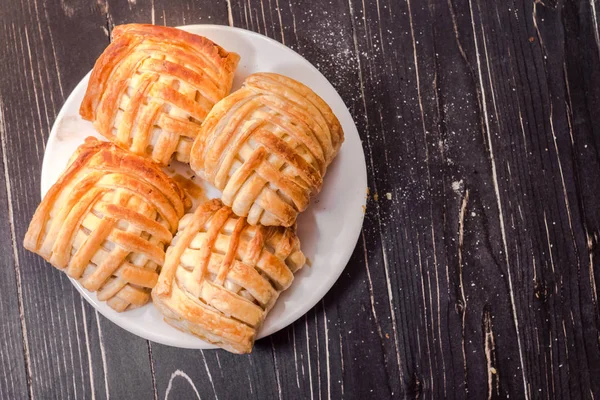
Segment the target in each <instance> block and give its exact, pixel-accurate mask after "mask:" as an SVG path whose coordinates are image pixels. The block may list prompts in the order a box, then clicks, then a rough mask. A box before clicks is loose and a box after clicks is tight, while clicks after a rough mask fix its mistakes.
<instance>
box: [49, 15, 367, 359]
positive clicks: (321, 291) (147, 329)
mask: <svg viewBox="0 0 600 400" xmlns="http://www.w3.org/2000/svg"><path fill="white" fill-rule="evenodd" d="M181 29H185V30H186V31H189V32H192V33H196V34H198V35H202V36H206V37H208V38H209V39H211V40H213V41H215V42H216V43H219V44H220V45H221V46H223V47H224V48H225V49H227V50H229V51H235V52H236V53H238V54H239V55H240V56H241V60H240V63H239V66H238V69H237V72H236V75H235V80H234V84H233V90H235V89H237V88H239V87H240V86H241V83H242V81H243V80H244V79H245V78H246V77H247V76H248V75H250V74H252V73H254V72H259V71H263V72H277V73H280V74H284V75H287V76H290V77H292V78H294V79H296V80H298V81H300V82H302V83H304V84H306V85H308V86H309V87H311V88H312V89H313V90H314V91H315V92H317V93H318V94H319V95H320V96H321V97H322V98H323V99H324V100H325V101H326V102H327V103H328V104H329V105H330V106H331V108H332V109H333V111H334V112H335V115H336V116H337V117H338V118H339V120H340V122H341V124H342V127H343V129H344V133H345V136H346V141H345V142H344V144H343V145H342V148H341V150H340V152H339V155H338V156H337V158H336V159H335V161H334V162H333V164H332V165H331V166H330V167H329V169H328V171H327V176H326V178H325V183H324V186H323V191H322V192H321V193H320V194H319V196H317V197H316V198H315V199H313V201H312V204H311V206H310V207H309V208H308V210H306V211H305V212H304V213H303V214H302V215H300V217H299V219H298V233H299V236H300V239H301V241H302V249H303V251H304V253H305V254H306V255H307V257H308V258H309V259H310V260H311V261H312V267H308V266H307V267H305V268H303V269H302V270H301V271H300V272H299V273H298V274H297V275H296V279H295V280H294V283H293V284H292V286H291V287H290V289H288V290H287V291H286V292H284V293H283V294H282V295H281V297H280V298H279V300H278V302H277V304H276V305H275V307H274V308H273V310H272V311H271V312H270V314H269V315H268V317H267V319H266V321H265V323H264V325H263V327H262V329H261V331H260V332H259V335H258V337H259V338H261V337H264V336H267V335H270V334H272V333H274V332H277V331H278V330H280V329H282V328H284V327H286V326H287V325H289V324H291V323H292V322H294V321H295V320H296V319H298V318H300V317H301V316H302V315H304V314H305V313H306V312H307V311H308V310H310V309H311V308H312V307H313V306H314V305H315V304H317V302H319V300H320V299H321V298H322V297H323V296H324V295H325V294H326V293H327V291H328V290H329V289H330V288H331V287H332V286H333V284H334V283H335V281H336V280H337V279H338V277H339V276H340V274H341V273H342V271H343V270H344V267H345V266H346V264H347V263H348V260H349V259H350V256H351V255H352V251H353V250H354V246H355V245H356V242H357V240H358V237H359V234H360V230H361V227H362V222H363V216H364V206H365V192H366V188H367V173H366V167H365V158H364V153H363V149H362V145H361V142H360V138H359V136H358V132H357V130H356V126H355V125H354V122H353V121H352V117H351V116H350V113H349V112H348V109H347V108H346V106H345V105H344V102H343V100H342V99H341V98H340V96H339V95H338V94H337V92H336V91H335V89H334V88H333V86H331V84H330V83H329V82H328V81H327V79H325V77H324V76H323V75H321V73H320V72H319V71H318V70H317V69H316V68H315V67H313V66H312V65H311V64H310V63H309V62H308V61H306V60H305V59H304V58H302V56H300V55H299V54H297V53H295V52H294V51H293V50H290V49H289V48H287V47H285V46H283V45H282V44H280V43H279V42H276V41H274V40H272V39H269V38H267V37H265V36H262V35H259V34H257V33H254V32H250V31H246V30H243V29H239V28H231V27H227V26H217V25H188V26H184V27H181ZM88 79H89V74H88V75H86V76H85V78H83V79H82V81H81V82H79V84H78V85H77V87H76V88H75V90H73V92H72V93H71V95H70V96H69V98H68V99H67V101H66V102H65V105H64V106H63V108H62V109H61V110H60V113H59V114H58V117H57V118H56V122H55V123H54V126H53V127H52V131H51V132H50V137H49V138H48V143H47V146H46V153H45V155H44V163H43V166H42V196H43V195H44V194H45V193H46V192H47V191H48V189H49V188H50V186H52V184H53V183H54V182H56V180H57V179H58V177H59V175H60V174H61V172H62V171H63V169H64V168H65V166H66V164H67V160H68V158H69V157H70V156H71V154H72V153H73V152H74V151H75V149H76V148H77V147H78V146H79V145H80V144H81V143H82V142H83V140H84V139H85V138H86V137H87V136H91V135H92V136H96V137H99V138H101V137H100V136H99V135H98V134H96V132H95V131H94V128H93V127H92V124H91V123H89V122H87V121H84V120H83V119H82V118H81V117H80V116H79V104H80V103H81V100H82V99H83V95H84V93H85V89H86V87H87V83H88ZM207 194H208V195H209V197H211V195H212V197H215V196H216V195H218V192H215V191H214V189H213V190H208V191H207ZM72 282H73V284H74V285H75V287H76V288H77V290H79V292H80V293H81V294H82V295H83V296H84V297H85V298H86V300H87V301H89V302H90V303H91V304H92V306H94V308H96V309H97V310H98V311H99V312H100V313H101V314H102V315H104V316H105V317H106V318H108V319H109V320H111V321H112V322H114V323H115V324H117V325H119V326H120V327H122V328H123V329H126V330H128V331H129V332H132V333H134V334H136V335H138V336H141V337H143V338H145V339H149V340H152V341H154V342H158V343H162V344H166V345H170V346H176V347H183V348H193V349H209V348H214V346H212V345H210V344H208V343H206V342H204V341H202V340H200V339H198V338H196V337H194V336H192V335H190V334H187V333H183V332H180V331H178V330H176V329H175V328H172V327H171V326H170V325H168V324H166V323H165V322H164V321H163V320H162V318H161V315H160V314H159V312H158V311H157V310H156V308H154V307H153V306H152V305H151V304H148V305H147V306H144V307H141V308H139V309H135V310H132V311H127V312H124V313H117V312H116V311H114V310H112V309H111V308H110V307H108V306H107V305H106V304H105V303H103V302H100V301H98V299H97V298H96V295H95V294H93V293H90V292H88V291H87V290H85V289H84V288H82V287H81V285H79V283H77V282H76V281H74V280H72Z"/></svg>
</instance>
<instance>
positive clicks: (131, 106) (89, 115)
mask: <svg viewBox="0 0 600 400" xmlns="http://www.w3.org/2000/svg"><path fill="white" fill-rule="evenodd" d="M112 36H113V42H112V43H111V44H110V45H109V46H108V48H107V49H106V50H105V52H104V53H103V54H102V55H101V56H100V58H99V59H98V61H97V62H96V65H95V66H94V70H93V72H92V76H91V77H90V83H89V85H88V90H87V92H86V96H85V98H84V100H83V102H82V105H81V109H80V113H81V115H82V116H83V117H84V118H85V119H88V120H90V121H92V122H93V123H94V125H95V127H96V128H97V129H98V131H99V132H100V133H101V134H103V135H104V136H106V137H107V138H108V139H110V140H111V141H113V142H115V143H117V144H118V145H119V146H121V147H123V148H126V149H129V150H130V151H132V152H134V153H136V154H145V155H149V156H150V157H152V159H154V160H155V161H157V162H159V163H161V164H167V163H168V162H169V160H170V159H171V157H172V156H173V155H174V156H175V158H176V159H177V160H179V161H182V162H188V161H189V153H190V149H191V146H192V142H193V140H194V138H195V137H196V135H197V134H198V132H199V129H200V124H201V123H202V121H203V120H204V119H205V117H206V115H207V114H208V112H209V111H210V110H211V108H212V107H213V105H214V104H215V103H216V102H218V101H219V100H220V99H222V98H223V97H225V96H226V95H227V94H228V93H229V90H230V89H231V84H232V81H233V72H234V71H235V67H236V66H237V62H238V59H239V56H238V55H237V54H235V53H228V52H226V51H225V50H223V49H222V48H220V47H219V46H218V45H216V44H214V43H212V42H211V41H210V40H208V39H206V38H203V37H200V36H196V35H193V34H190V33H187V32H184V31H181V30H178V29H176V28H166V27H159V26H153V25H139V24H131V25H121V26H117V27H115V29H114V30H113V32H112Z"/></svg>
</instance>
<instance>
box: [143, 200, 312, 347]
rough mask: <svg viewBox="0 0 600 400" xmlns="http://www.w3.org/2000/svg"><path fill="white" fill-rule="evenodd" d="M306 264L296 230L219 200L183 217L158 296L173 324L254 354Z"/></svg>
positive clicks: (160, 306) (157, 301) (154, 294)
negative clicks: (250, 218)
mask: <svg viewBox="0 0 600 400" xmlns="http://www.w3.org/2000/svg"><path fill="white" fill-rule="evenodd" d="M304 263H305V257H304V255H303V254H302V252H301V251H300V241H299V240H298V237H297V236H296V233H295V232H294V230H293V229H291V228H283V227H265V226H260V225H259V226H253V225H249V224H248V222H247V221H246V218H243V217H238V216H236V215H235V214H234V213H233V212H232V210H231V208H229V207H226V206H224V205H223V204H222V203H221V201H220V200H218V199H215V200H211V201H209V202H207V203H205V204H203V205H201V206H200V207H198V209H196V211H195V212H194V214H187V215H185V216H184V217H183V219H182V220H181V222H180V225H179V232H178V233H177V236H176V237H175V239H173V242H172V243H171V246H170V247H169V249H168V250H167V257H166V260H165V264H164V266H163V269H162V271H161V273H160V277H159V279H158V283H157V285H156V286H155V287H154V289H153V290H152V299H153V301H154V305H155V306H156V307H157V308H158V309H159V310H160V311H161V312H162V314H163V315H164V317H165V321H167V322H168V323H169V324H171V325H173V326H174V327H176V328H178V329H180V330H182V331H185V332H190V333H192V334H194V335H196V336H198V337H200V338H201V339H204V340H206V341H208V342H211V343H214V344H216V345H217V346H220V347H222V348H224V349H225V350H228V351H230V352H233V353H249V352H251V351H252V346H253V344H254V338H255V336H256V333H257V331H258V329H259V327H260V326H261V324H262V322H263V321H264V319H265V316H266V315H267V313H268V312H269V310H270V309H271V308H272V307H273V305H274V304H275V301H276V300H277V297H278V296H279V294H280V293H281V292H282V291H283V290H285V289H286V288H288V287H289V286H290V284H291V283H292V280H293V279H294V275H293V274H294V272H296V271H297V270H299V269H300V268H302V267H303V266H304Z"/></svg>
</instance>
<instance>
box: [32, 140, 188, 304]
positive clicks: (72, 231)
mask: <svg viewBox="0 0 600 400" xmlns="http://www.w3.org/2000/svg"><path fill="white" fill-rule="evenodd" d="M186 203H187V199H186V198H185V196H184V195H183V192H182V191H181V189H180V188H179V187H178V186H177V184H175V183H174V182H173V181H172V180H171V179H169V178H168V177H167V176H166V175H165V174H164V173H163V172H162V170H161V169H160V168H159V167H158V165H156V164H154V163H153V162H151V161H150V160H147V159H145V158H142V157H139V156H136V155H134V154H132V153H128V152H126V151H125V150H122V149H120V148H118V147H117V146H115V145H114V144H111V143H107V142H100V141H98V140H96V139H94V138H91V137H90V138H87V139H86V141H85V143H84V144H83V145H81V146H80V147H79V148H78V149H77V151H76V152H75V154H74V155H73V157H72V158H71V161H70V164H69V166H68V167H67V169H66V170H65V172H64V173H63V174H62V175H61V177H60V178H59V179H58V181H57V182H56V183H55V184H54V186H52V188H51V189H50V190H49V191H48V193H47V194H46V196H45V197H44V199H43V200H42V202H41V204H40V205H39V206H38V208H37V210H36V212H35V214H34V216H33V219H32V220H31V223H30V225H29V229H28V231H27V233H26V234H25V240H24V246H25V248H26V249H28V250H30V251H32V252H34V253H37V254H39V255H40V256H42V257H43V258H44V259H46V260H47V261H48V262H49V263H50V264H52V265H54V266H55V267H56V268H58V269H60V270H62V271H64V272H65V273H67V274H68V275H69V276H71V277H73V278H75V279H77V280H78V281H79V282H80V283H81V285H82V286H83V287H85V288H86V289H88V290H89V291H91V292H96V294H97V296H98V299H99V300H101V301H106V302H107V303H108V305H109V306H111V307H112V308H114V309H115V310H117V311H124V310H126V309H130V308H135V307H139V306H142V305H144V304H146V303H147V302H148V300H149V299H150V289H151V288H152V287H154V285H155V284H156V281H157V278H158V270H159V267H160V266H161V265H162V263H163V261H164V258H165V253H164V250H165V247H166V245H168V244H169V243H170V242H171V239H172V237H173V233H174V232H176V231H177V226H178V223H179V219H180V218H181V217H182V216H183V214H184V212H185V208H186V206H187V205H189V204H186Z"/></svg>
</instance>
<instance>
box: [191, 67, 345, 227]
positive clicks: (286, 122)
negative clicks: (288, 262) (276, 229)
mask: <svg viewBox="0 0 600 400" xmlns="http://www.w3.org/2000/svg"><path fill="white" fill-rule="evenodd" d="M343 141H344V133H343V131H342V127H341V126H340V123H339V121H338V119H337V118H336V117H335V115H334V114H333V112H332V111H331V109H330V108H329V106H328V105H327V104H326V103H325V102H324V101H323V99H321V98H320V97H319V96H317V95H316V94H315V93H314V92H313V91H312V90H311V89H310V88H308V87H307V86H305V85H303V84H301V83H300V82H297V81H295V80H293V79H291V78H288V77H285V76H282V75H278V74H273V73H257V74H253V75H250V76H249V77H248V78H247V79H246V80H245V81H244V84H243V87H242V88H241V89H240V90H238V91H236V92H234V93H232V94H231V95H229V96H227V97H226V98H224V99H223V100H221V101H220V102H219V103H217V105H215V107H213V109H212V111H211V112H210V114H209V115H208V117H207V118H206V120H205V121H204V123H203V125H202V128H201V129H200V134H199V135H198V136H197V138H196V140H195V141H194V145H193V147H192V152H191V156H190V163H191V167H192V169H193V170H194V171H195V172H196V173H198V174H199V175H200V176H202V177H204V178H205V179H206V180H207V181H208V182H210V183H211V184H213V185H214V186H216V187H217V189H219V190H221V191H222V192H223V196H222V201H223V203H224V204H226V205H228V206H230V207H231V208H232V209H233V212H235V213H236V214H237V215H239V216H243V217H247V219H248V222H249V223H250V224H252V225H255V224H262V225H281V226H291V225H292V224H293V223H294V221H295V220H296V216H297V215H298V213H299V212H301V211H303V210H304V209H306V207H307V206H308V203H309V200H310V197H311V196H312V195H315V194H316V193H318V192H319V191H320V190H321V186H322V184H323V177H324V175H325V171H326V170H327V166H328V165H329V164H330V163H331V161H332V160H333V158H334V157H335V155H336V154H337V152H338V150H339V148H340V146H341V144H342V142H343Z"/></svg>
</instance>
